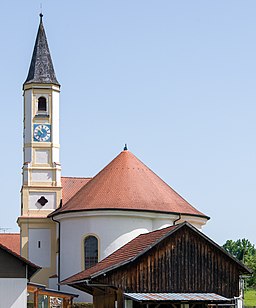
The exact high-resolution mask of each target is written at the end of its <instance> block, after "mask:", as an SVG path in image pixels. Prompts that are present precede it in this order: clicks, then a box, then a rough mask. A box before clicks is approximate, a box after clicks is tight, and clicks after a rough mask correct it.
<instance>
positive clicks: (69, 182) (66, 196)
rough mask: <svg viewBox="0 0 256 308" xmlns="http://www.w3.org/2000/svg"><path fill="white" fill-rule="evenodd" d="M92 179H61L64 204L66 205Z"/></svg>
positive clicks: (64, 177)
mask: <svg viewBox="0 0 256 308" xmlns="http://www.w3.org/2000/svg"><path fill="white" fill-rule="evenodd" d="M90 180H91V178H80V177H67V176H62V177H61V185H62V188H63V189H62V204H66V203H67V202H68V201H69V200H70V199H71V198H72V197H73V196H74V195H75V194H76V193H77V192H78V191H79V190H80V189H81V188H82V187H83V186H84V185H85V184H87V183H88V182H89V181H90Z"/></svg>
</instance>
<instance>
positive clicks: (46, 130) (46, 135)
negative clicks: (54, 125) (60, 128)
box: [34, 124, 51, 142]
mask: <svg viewBox="0 0 256 308" xmlns="http://www.w3.org/2000/svg"><path fill="white" fill-rule="evenodd" d="M34 141H39V142H49V141H51V125H49V124H34Z"/></svg>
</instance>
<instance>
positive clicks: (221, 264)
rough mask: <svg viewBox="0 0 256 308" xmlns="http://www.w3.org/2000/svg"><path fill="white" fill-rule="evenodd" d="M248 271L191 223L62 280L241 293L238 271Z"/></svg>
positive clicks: (87, 286) (93, 289) (93, 288)
mask: <svg viewBox="0 0 256 308" xmlns="http://www.w3.org/2000/svg"><path fill="white" fill-rule="evenodd" d="M248 273H249V270H248V269H247V268H246V267H245V266H244V265H243V264H242V263H240V262H238V261H237V260H236V259H234V258H233V257H231V256H230V255H229V254H227V253H226V252H225V251H224V250H223V249H222V248H221V247H219V246H218V245H217V244H216V243H214V242H213V241H212V240H210V239H209V238H208V237H206V236H205V235H204V234H202V233H201V232H200V231H198V230H197V229H196V228H194V227H192V226H191V225H190V224H188V223H183V224H181V225H178V226H173V227H168V228H165V229H162V230H158V231H154V232H150V233H147V234H143V235H140V236H139V237H137V238H136V239H134V240H132V241H131V242H129V243H128V244H127V245H125V246H123V247H122V248H120V249H119V250H118V251H116V252H115V253H113V254H112V255H110V256H109V257H107V258H106V259H104V260H102V261H101V262H99V263H98V264H97V265H96V266H94V267H92V268H91V269H88V270H86V271H84V272H81V273H79V274H77V275H75V276H73V277H71V278H70V279H67V280H66V281H64V282H63V283H66V284H69V285H71V286H74V287H76V288H79V289H82V290H84V291H86V292H88V293H91V294H95V295H96V294H98V291H99V289H98V288H97V286H98V287H99V288H101V289H102V288H107V287H111V288H112V287H114V288H116V289H119V290H122V292H128V293H143V292H144V293H145V292H150V293H151V292H153V293H162V292H165V293H166V292H168V293H170V292H171V293H199V292H200V293H202V292H204V293H216V294H219V295H222V296H225V297H228V298H231V297H234V296H239V276H240V275H241V274H248Z"/></svg>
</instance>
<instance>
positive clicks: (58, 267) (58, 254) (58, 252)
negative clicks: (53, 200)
mask: <svg viewBox="0 0 256 308" xmlns="http://www.w3.org/2000/svg"><path fill="white" fill-rule="evenodd" d="M51 218H52V221H54V222H57V223H58V226H59V227H58V233H59V234H58V235H59V240H58V270H57V272H58V291H60V222H59V221H58V220H54V218H53V216H52V217H51Z"/></svg>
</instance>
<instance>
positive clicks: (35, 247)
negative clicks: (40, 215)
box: [28, 228, 51, 267]
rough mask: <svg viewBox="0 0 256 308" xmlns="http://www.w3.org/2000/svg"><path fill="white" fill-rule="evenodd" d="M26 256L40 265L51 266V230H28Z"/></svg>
mask: <svg viewBox="0 0 256 308" xmlns="http://www.w3.org/2000/svg"><path fill="white" fill-rule="evenodd" d="M28 238H29V242H28V258H29V261H31V262H33V263H35V264H37V265H39V266H41V267H50V266H51V230H50V229H32V228H29V230H28Z"/></svg>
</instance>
